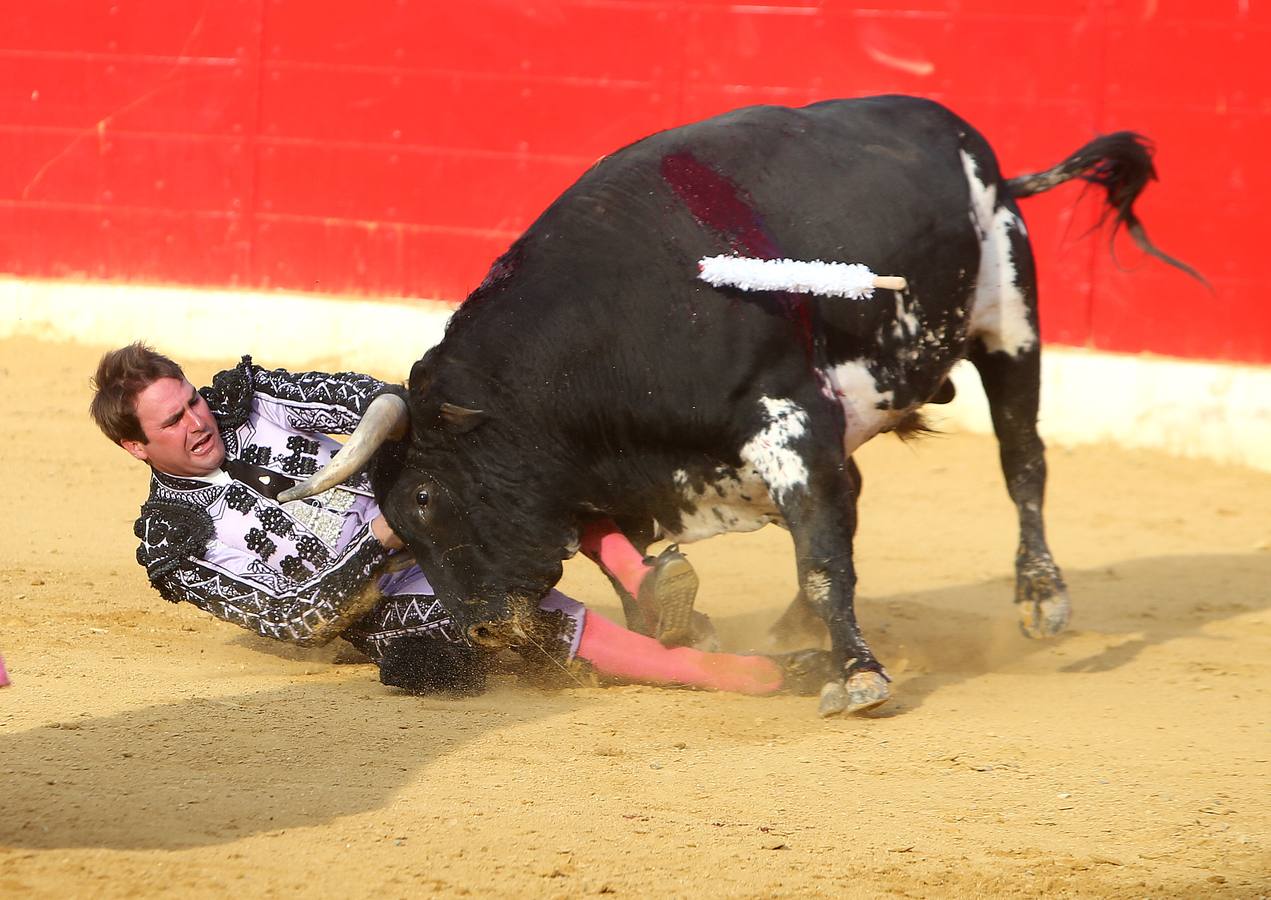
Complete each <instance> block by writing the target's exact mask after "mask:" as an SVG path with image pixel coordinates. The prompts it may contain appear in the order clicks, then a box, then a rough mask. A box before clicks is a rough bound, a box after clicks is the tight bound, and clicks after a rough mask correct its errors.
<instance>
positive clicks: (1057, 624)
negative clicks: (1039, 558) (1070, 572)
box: [1015, 563, 1072, 640]
mask: <svg viewBox="0 0 1271 900" xmlns="http://www.w3.org/2000/svg"><path fill="white" fill-rule="evenodd" d="M1015 605H1016V610H1017V612H1018V613H1019V630H1020V631H1022V632H1023V633H1024V636H1025V637H1030V638H1032V639H1034V640H1040V639H1042V638H1052V637H1054V636H1055V635H1057V634H1059V633H1060V632H1061V631H1063V630H1064V629H1065V628H1067V627H1068V621H1069V620H1070V619H1071V618H1072V601H1070V600H1069V599H1068V588H1067V586H1066V585H1065V584H1064V579H1063V576H1062V575H1060V574H1059V569H1058V568H1056V566H1055V564H1054V563H1049V564H1040V565H1028V566H1023V567H1021V568H1020V569H1019V572H1018V575H1017V577H1016V581H1015Z"/></svg>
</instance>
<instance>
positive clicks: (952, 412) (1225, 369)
mask: <svg viewBox="0 0 1271 900" xmlns="http://www.w3.org/2000/svg"><path fill="white" fill-rule="evenodd" d="M452 311H453V306H451V305H450V304H447V303H443V302H438V301H427V300H366V299H362V298H335V297H316V296H312V295H306V294H283V293H269V294H263V293H245V292H241V291H204V290H192V289H188V288H160V287H140V286H133V285H117V284H74V283H67V282H58V281H23V280H21V279H3V278H0V337H11V336H17V335H25V336H33V337H37V338H42V339H45V340H51V341H72V342H77V343H85V344H93V345H98V346H120V345H123V344H126V343H129V342H131V341H134V340H138V339H143V340H146V341H148V342H149V343H151V344H152V345H154V346H155V347H156V348H157V349H159V350H161V351H162V352H165V353H168V354H169V355H171V356H173V357H175V358H176V359H178V360H181V359H204V360H208V359H211V360H223V361H224V362H225V364H226V365H228V364H229V363H231V362H233V361H234V360H236V359H237V358H238V357H239V356H240V355H242V354H243V353H251V354H252V355H253V356H255V357H256V358H257V360H258V361H259V362H260V363H261V364H263V365H268V366H294V365H300V364H310V365H313V364H322V365H323V366H327V367H330V368H347V369H353V370H357V371H365V372H370V373H372V374H375V375H377V376H379V377H381V378H385V379H391V380H402V379H404V378H405V377H406V376H407V374H408V373H409V372H410V367H411V365H412V364H413V363H414V361H415V360H417V359H418V358H419V357H420V356H421V355H422V354H423V352H424V351H425V350H426V349H427V348H428V347H430V346H432V345H433V344H435V343H436V342H437V341H438V340H440V339H441V335H442V332H443V330H444V328H445V323H446V320H447V319H448V318H449V317H450V313H451V312H452ZM954 383H955V385H956V386H957V389H958V396H957V399H956V400H954V402H953V403H951V404H949V405H948V406H946V407H935V408H933V409H934V410H937V411H938V412H937V414H936V415H934V416H933V417H932V418H933V419H934V420H935V421H936V423H937V424H938V425H939V426H940V427H942V428H945V429H947V430H956V429H965V430H968V431H973V432H981V433H988V432H990V431H991V430H992V428H991V426H990V424H989V417H988V405H987V404H986V403H985V401H984V393H983V391H982V390H981V389H980V384H979V378H978V376H977V375H976V373H975V370H974V369H973V368H972V367H971V366H970V365H969V364H966V363H963V364H962V365H960V366H959V367H958V368H957V369H955V370H954ZM1040 423H1041V424H1040V428H1041V432H1042V436H1043V437H1044V438H1045V440H1046V441H1047V442H1048V443H1050V444H1054V445H1076V444H1090V443H1111V444H1115V445H1119V446H1123V447H1142V448H1150V449H1155V450H1164V451H1166V452H1168V453H1172V454H1175V455H1178V456H1183V457H1192V458H1197V459H1206V460H1211V461H1213V462H1219V463H1227V464H1235V465H1244V466H1250V467H1252V468H1256V469H1261V470H1262V471H1267V472H1271V366H1249V365H1234V364H1226V363H1206V362H1190V361H1186V360H1178V359H1169V358H1165V357H1157V356H1150V355H1123V354H1112V353H1098V352H1093V351H1088V350H1074V349H1070V348H1066V347H1053V348H1049V349H1047V350H1045V351H1044V352H1043V355H1042V409H1041V416H1040Z"/></svg>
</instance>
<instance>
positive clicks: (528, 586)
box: [279, 377, 575, 647]
mask: <svg viewBox="0 0 1271 900" xmlns="http://www.w3.org/2000/svg"><path fill="white" fill-rule="evenodd" d="M414 381H415V379H414V378H413V377H412V382H414ZM408 432H409V440H404V439H402V438H403V437H404V436H406V435H407V433H408ZM498 432H499V427H498V422H497V421H492V417H491V416H490V415H487V414H486V413H485V412H482V411H480V410H475V409H469V408H465V407H460V406H457V405H454V404H451V403H446V402H440V401H436V400H433V399H431V398H430V397H428V396H427V395H426V392H425V391H424V390H423V389H422V386H420V385H413V387H412V391H411V402H410V409H409V412H408V409H407V406H406V403H405V402H404V401H403V400H402V399H401V398H400V397H397V396H394V395H384V396H381V397H378V398H376V400H375V401H374V402H373V403H372V404H371V406H370V408H368V410H367V413H366V415H365V416H364V417H363V419H362V422H361V424H360V425H359V426H358V428H357V430H356V431H355V432H354V433H353V435H352V436H351V437H350V438H349V440H348V442H347V443H346V444H345V447H344V449H342V450H341V451H340V453H339V454H338V455H337V456H336V457H335V459H334V460H332V462H331V463H330V464H329V465H328V466H327V467H326V468H325V469H323V470H322V471H320V472H318V473H317V474H315V475H314V476H313V477H311V478H310V479H309V480H308V481H306V482H304V483H302V484H301V485H298V486H297V487H296V488H294V489H293V490H292V491H290V492H288V493H286V494H284V495H282V496H280V498H279V499H280V500H291V499H300V498H302V497H307V496H312V495H313V494H316V493H319V492H321V491H323V490H326V489H327V488H330V487H333V486H335V485H337V484H339V483H341V482H342V481H344V480H345V479H346V478H348V477H349V476H351V475H352V474H354V473H355V472H357V471H359V470H360V469H362V468H364V467H366V466H368V465H369V466H370V472H371V480H372V483H373V485H374V486H375V494H376V499H377V500H378V502H379V504H380V508H381V509H382V510H383V512H384V515H385V517H386V518H387V519H388V522H389V524H390V525H391V526H392V528H393V531H394V532H395V533H396V534H397V536H398V537H399V538H400V539H401V540H402V542H403V543H405V545H406V548H407V550H408V551H409V552H410V553H411V555H412V556H413V557H414V558H415V560H416V561H417V562H418V563H419V566H420V568H421V569H423V571H424V574H425V575H426V576H427V577H428V580H429V582H430V583H431V584H432V586H433V588H434V589H435V590H436V591H437V596H438V597H439V599H441V601H442V603H443V604H445V606H446V607H447V609H448V610H449V611H450V613H451V615H452V616H453V617H454V618H455V619H456V621H457V622H458V624H459V625H460V626H461V627H462V628H463V629H464V630H465V632H466V633H467V635H468V638H469V640H471V641H472V642H473V643H474V644H478V645H482V646H487V647H508V646H521V645H525V644H531V645H533V644H540V645H541V644H542V643H543V642H544V640H545V639H547V637H548V636H549V635H550V633H551V632H552V628H551V626H550V625H549V624H548V623H547V621H546V620H545V619H544V618H543V617H542V615H541V614H540V613H539V612H538V602H539V600H541V599H542V597H543V596H544V595H545V594H546V593H547V592H548V591H549V590H550V589H551V587H552V586H553V585H554V584H555V583H556V582H557V581H558V580H559V579H560V575H561V559H562V558H563V557H564V556H565V555H566V553H565V552H563V551H564V548H565V547H566V545H567V544H570V543H571V542H572V540H573V539H574V538H575V536H574V535H573V534H571V533H570V531H569V528H568V526H565V525H562V524H561V523H562V521H563V520H562V517H561V516H560V515H559V514H557V513H558V511H556V510H550V511H549V510H545V509H543V508H542V501H541V500H535V499H534V496H535V495H536V494H538V495H541V494H542V493H543V492H535V491H533V490H532V487H531V484H530V483H531V482H532V481H534V479H535V473H533V472H528V473H527V472H526V465H525V461H524V457H522V456H521V455H520V454H519V453H518V452H517V450H518V448H517V447H516V446H515V445H513V444H510V443H509V442H507V441H506V440H501V439H500V438H501V436H500V435H499V433H498ZM485 436H488V437H489V438H491V439H492V440H489V441H483V440H482V438H483V437H485ZM489 443H493V444H495V445H498V446H496V447H495V449H494V450H491V449H490V448H489V447H486V446H485V444H489ZM504 444H507V446H502V445H504ZM548 523H550V524H548Z"/></svg>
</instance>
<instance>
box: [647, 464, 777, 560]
mask: <svg viewBox="0 0 1271 900" xmlns="http://www.w3.org/2000/svg"><path fill="white" fill-rule="evenodd" d="M671 478H672V480H673V481H674V482H675V484H676V485H677V486H678V487H679V488H680V492H681V494H682V495H683V497H684V499H685V500H686V501H687V502H688V505H689V508H688V510H687V511H685V512H684V513H683V515H682V516H681V517H680V527H679V529H678V530H677V531H676V532H675V533H674V534H669V533H668V534H667V535H666V537H667V538H668V539H669V540H673V541H678V542H680V543H685V544H687V543H691V542H692V541H700V540H702V539H703V538H708V537H713V536H714V535H717V534H724V533H726V532H730V531H755V530H756V529H759V528H762V527H763V526H765V525H767V524H769V523H771V522H780V521H781V514H780V513H779V512H777V507H776V506H775V505H774V504H773V502H772V498H771V496H770V495H769V491H768V485H767V484H766V483H765V482H764V480H763V479H762V478H761V477H760V476H759V473H758V472H757V471H755V469H754V467H753V466H750V465H745V466H742V467H741V468H740V469H735V470H734V469H731V468H728V467H726V466H720V467H719V468H718V469H716V470H715V473H714V477H713V478H710V479H708V480H706V481H705V482H704V483H703V484H702V488H701V490H695V489H694V488H693V487H692V486H691V485H690V484H689V483H688V474H687V473H686V472H684V471H683V470H676V471H675V472H674V473H673V474H672V476H671Z"/></svg>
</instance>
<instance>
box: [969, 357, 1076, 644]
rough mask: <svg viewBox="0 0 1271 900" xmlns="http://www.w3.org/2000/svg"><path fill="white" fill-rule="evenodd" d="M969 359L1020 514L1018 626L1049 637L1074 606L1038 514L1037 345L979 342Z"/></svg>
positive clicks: (1042, 481) (1041, 470)
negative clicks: (1008, 349)
mask: <svg viewBox="0 0 1271 900" xmlns="http://www.w3.org/2000/svg"><path fill="white" fill-rule="evenodd" d="M970 358H971V362H972V363H974V364H975V367H976V369H977V370H979V373H980V380H981V381H982V382H983V383H984V392H985V394H987V395H988V400H989V410H990V412H991V413H992V416H993V430H994V432H996V434H997V440H998V445H999V448H1000V451H1001V459H1002V474H1003V475H1005V477H1006V489H1007V491H1009V492H1010V495H1011V500H1013V501H1014V502H1015V509H1016V510H1017V512H1018V514H1019V550H1018V551H1017V553H1016V556H1015V602H1016V604H1018V607H1017V608H1018V612H1019V619H1020V628H1021V629H1022V630H1023V632H1024V634H1026V635H1028V636H1029V637H1032V638H1043V637H1052V636H1054V635H1056V634H1058V633H1059V632H1061V631H1063V630H1064V627H1065V626H1067V624H1068V619H1069V617H1070V616H1071V614H1072V607H1071V604H1070V602H1069V600H1068V588H1067V587H1066V586H1065V585H1064V579H1063V575H1061V574H1060V571H1059V566H1057V565H1056V564H1055V560H1054V559H1053V558H1052V557H1051V555H1050V548H1049V547H1048V546H1047V545H1046V528H1045V523H1044V521H1043V519H1042V502H1043V500H1044V498H1045V493H1046V456H1045V445H1043V444H1042V440H1041V437H1040V436H1039V435H1038V434H1037V405H1038V395H1039V393H1040V382H1041V350H1040V347H1039V346H1038V345H1037V344H1036V343H1034V344H1033V345H1032V347H1031V348H1029V349H1026V350H1021V351H1020V352H1019V353H1017V354H1015V355H1012V354H1009V353H1005V352H1001V351H999V352H994V353H990V352H988V350H987V349H985V347H984V346H983V345H982V344H980V343H978V342H977V343H976V344H975V346H974V348H973V351H972V352H971V354H970Z"/></svg>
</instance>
